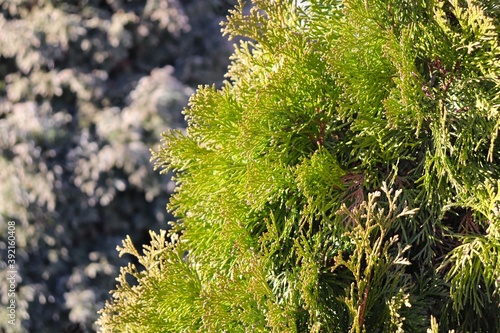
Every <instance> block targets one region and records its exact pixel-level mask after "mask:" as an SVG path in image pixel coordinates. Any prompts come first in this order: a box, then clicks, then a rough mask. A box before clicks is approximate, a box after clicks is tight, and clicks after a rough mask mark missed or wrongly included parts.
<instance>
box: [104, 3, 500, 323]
mask: <svg viewBox="0 0 500 333" xmlns="http://www.w3.org/2000/svg"><path fill="white" fill-rule="evenodd" d="M499 18H500V7H499V6H498V4H496V2H495V1H472V0H468V1H465V0H464V1H462V0H451V1H433V0H411V1H410V0H409V1H399V0H397V1H391V0H368V1H366V0H365V1H363V0H345V1H335V0H329V1H328V0H324V1H319V0H317V1H308V2H303V1H302V2H301V3H300V6H298V4H297V3H296V1H291V0H290V1H286V0H275V1H268V0H255V1H253V7H252V9H251V11H250V12H248V13H246V12H244V10H243V5H240V6H239V7H237V8H236V9H235V10H234V11H233V12H232V15H231V16H230V17H229V20H228V22H226V23H225V24H224V29H223V31H224V33H225V34H228V35H230V36H231V37H234V36H244V37H246V38H247V39H246V41H243V42H241V43H240V44H239V45H238V47H237V50H236V51H235V53H234V55H233V57H232V64H231V66H230V68H229V71H228V74H227V78H228V81H227V82H226V83H225V85H224V87H222V88H221V89H216V88H214V87H208V86H207V87H200V88H199V89H198V91H197V92H196V93H195V94H194V95H193V96H192V97H191V100H190V106H189V108H188V109H186V110H185V115H186V119H187V121H188V130H187V134H184V133H181V132H176V131H170V132H168V133H166V134H165V135H164V142H163V144H162V145H161V147H160V148H159V149H158V151H156V152H154V160H155V162H156V166H157V167H158V168H161V169H163V170H164V172H166V171H167V170H173V171H175V173H176V181H177V189H176V193H175V195H174V196H173V198H172V199H171V201H170V203H169V205H168V208H169V210H170V211H171V212H173V213H174V215H175V216H176V217H177V221H176V222H173V223H172V229H171V232H170V237H168V235H167V234H166V233H165V232H162V233H160V234H157V235H154V241H153V242H152V243H151V245H149V246H146V247H145V250H144V254H143V255H140V254H139V253H138V252H137V250H136V249H135V248H134V246H133V245H132V243H131V241H130V240H129V239H127V240H126V241H125V242H124V244H123V248H122V249H121V253H131V254H133V255H135V256H137V257H138V259H139V261H140V263H141V264H142V265H143V266H144V269H143V270H139V269H138V268H136V267H135V266H134V265H129V266H128V267H126V268H123V269H122V273H121V275H120V277H119V282H120V284H119V285H118V286H117V290H116V291H114V294H113V295H114V299H113V301H112V302H110V303H108V304H107V306H106V308H105V309H104V310H103V311H102V313H101V315H102V316H101V319H100V324H101V325H102V327H103V331H105V332H349V331H350V332H425V331H426V330H428V331H429V332H444V331H448V330H455V331H456V332H496V331H498V330H499V329H500V322H499V320H500V310H499V302H500V295H499V291H500V290H499V288H500V285H499V284H500V268H499V261H498V260H499V259H498V258H499V254H500V216H499V204H500V182H499V179H500V177H499V176H500V151H499V148H500V146H499V140H498V130H499V127H500V114H499V108H500V46H499V37H500V36H499V33H500V22H499ZM128 275H132V276H133V277H135V278H136V279H137V283H135V284H132V285H131V284H129V282H130V281H129V280H128V279H127V276H128Z"/></svg>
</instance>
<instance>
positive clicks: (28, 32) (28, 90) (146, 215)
mask: <svg viewBox="0 0 500 333" xmlns="http://www.w3.org/2000/svg"><path fill="white" fill-rule="evenodd" d="M236 2H237V1H236V0H234V1H232V0H142V1H141V0H0V11H1V15H0V150H1V156H0V235H2V237H0V253H1V257H0V258H1V260H0V303H1V307H0V318H1V320H0V332H12V333H20V332H23V333H24V332H37V333H43V332H51V333H54V332H69V331H75V332H76V331H83V332H95V331H96V330H98V327H96V326H95V324H94V322H95V320H96V319H97V317H98V314H97V311H98V310H99V309H100V308H102V307H103V305H104V302H105V300H106V299H108V298H109V297H110V295H109V291H110V290H111V289H114V287H115V284H116V282H115V277H116V276H117V275H118V271H119V267H120V266H122V265H125V264H126V263H127V262H128V261H129V260H131V258H118V256H117V252H116V246H117V245H119V244H121V241H122V239H123V238H125V236H126V235H130V236H131V238H132V239H133V241H134V243H135V244H136V245H138V247H140V244H145V243H148V241H149V233H148V230H150V229H151V230H158V229H166V228H168V225H167V222H168V221H169V220H171V216H168V214H167V212H166V210H165V205H166V203H167V202H168V197H169V194H170V193H171V192H172V190H173V188H174V184H173V183H172V181H171V180H170V177H169V176H168V175H163V176H161V175H159V174H158V172H156V171H154V170H153V166H152V163H151V162H150V156H151V154H150V151H149V150H150V149H151V148H153V149H154V148H156V146H157V145H158V143H159V141H160V139H161V133H162V132H164V131H165V130H167V129H169V128H184V127H185V123H184V120H183V116H182V114H181V111H182V109H183V108H184V107H185V106H186V105H187V102H188V98H189V96H190V95H191V94H192V93H193V91H194V90H195V89H196V87H197V86H198V85H199V84H216V85H218V86H220V85H221V84H222V81H223V79H224V73H225V72H226V69H227V66H228V63H229V56H230V54H231V52H232V42H229V41H227V38H226V37H222V35H221V32H220V26H219V22H220V21H222V20H224V19H225V16H226V15H227V14H228V10H229V9H230V8H232V7H233V6H234V5H235V4H236ZM8 221H15V222H16V237H17V253H16V260H17V266H18V280H17V285H18V290H17V312H16V314H17V319H18V323H19V325H18V326H16V327H15V328H14V329H13V327H12V326H11V325H8V324H7V323H6V320H4V319H5V318H7V308H6V304H7V301H8V298H7V289H8V283H7V277H6V272H7V270H6V257H7V250H6V247H7V244H6V237H4V236H5V235H6V233H7V222H8Z"/></svg>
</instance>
